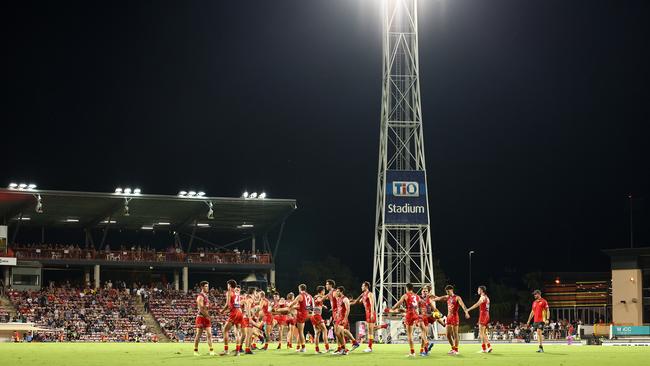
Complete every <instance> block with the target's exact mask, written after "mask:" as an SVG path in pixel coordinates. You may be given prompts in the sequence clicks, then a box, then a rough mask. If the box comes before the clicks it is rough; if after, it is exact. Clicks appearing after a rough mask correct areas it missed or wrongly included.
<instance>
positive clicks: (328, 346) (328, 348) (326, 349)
mask: <svg viewBox="0 0 650 366" xmlns="http://www.w3.org/2000/svg"><path fill="white" fill-rule="evenodd" d="M329 350H330V345H329V343H325V351H328V352H329Z"/></svg>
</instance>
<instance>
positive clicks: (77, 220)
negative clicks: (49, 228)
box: [64, 219, 79, 222]
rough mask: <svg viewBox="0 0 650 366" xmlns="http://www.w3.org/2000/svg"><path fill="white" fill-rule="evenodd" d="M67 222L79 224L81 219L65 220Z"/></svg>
mask: <svg viewBox="0 0 650 366" xmlns="http://www.w3.org/2000/svg"><path fill="white" fill-rule="evenodd" d="M64 221H65V222H79V219H65V220H64Z"/></svg>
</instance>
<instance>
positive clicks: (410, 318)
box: [404, 313, 420, 326]
mask: <svg viewBox="0 0 650 366" xmlns="http://www.w3.org/2000/svg"><path fill="white" fill-rule="evenodd" d="M418 320H420V316H419V315H418V314H415V313H406V316H404V324H406V325H408V326H412V325H413V324H415V323H417V322H418Z"/></svg>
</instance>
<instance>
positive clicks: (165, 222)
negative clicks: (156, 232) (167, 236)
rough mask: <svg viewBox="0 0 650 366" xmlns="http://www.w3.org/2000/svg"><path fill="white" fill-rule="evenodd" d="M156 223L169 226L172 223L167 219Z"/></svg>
mask: <svg viewBox="0 0 650 366" xmlns="http://www.w3.org/2000/svg"><path fill="white" fill-rule="evenodd" d="M156 225H161V226H167V225H170V223H169V222H167V221H161V222H159V223H157V224H156Z"/></svg>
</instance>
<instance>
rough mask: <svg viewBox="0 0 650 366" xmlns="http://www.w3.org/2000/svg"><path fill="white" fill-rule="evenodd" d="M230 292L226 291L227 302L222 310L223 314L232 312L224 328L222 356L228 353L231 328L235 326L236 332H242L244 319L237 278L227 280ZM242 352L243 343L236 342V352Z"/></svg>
mask: <svg viewBox="0 0 650 366" xmlns="http://www.w3.org/2000/svg"><path fill="white" fill-rule="evenodd" d="M227 286H228V292H226V304H225V305H224V307H223V310H222V311H221V313H222V314H225V313H227V312H230V315H229V317H228V320H227V321H226V325H225V326H224V329H223V352H221V353H220V355H221V356H225V355H227V354H228V337H229V334H230V329H231V328H232V327H235V333H240V332H241V324H242V321H243V314H242V311H241V304H240V302H239V294H237V293H236V292H235V288H236V287H237V282H235V280H229V281H228V282H227ZM235 338H236V339H238V338H239V337H235ZM239 352H241V343H239V341H237V342H236V349H235V353H236V354H239Z"/></svg>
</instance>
